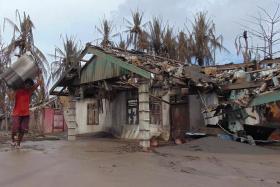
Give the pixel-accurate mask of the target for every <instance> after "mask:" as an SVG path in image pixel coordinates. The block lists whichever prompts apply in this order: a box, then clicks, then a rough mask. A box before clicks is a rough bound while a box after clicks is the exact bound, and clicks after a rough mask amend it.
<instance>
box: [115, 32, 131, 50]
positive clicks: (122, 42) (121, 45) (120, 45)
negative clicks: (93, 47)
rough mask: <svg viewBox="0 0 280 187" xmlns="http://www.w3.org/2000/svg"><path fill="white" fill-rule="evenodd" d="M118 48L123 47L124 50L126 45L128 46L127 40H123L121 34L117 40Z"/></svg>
mask: <svg viewBox="0 0 280 187" xmlns="http://www.w3.org/2000/svg"><path fill="white" fill-rule="evenodd" d="M117 46H118V48H120V49H123V50H126V49H127V47H128V42H127V41H125V40H124V39H123V38H122V35H120V40H119V43H118V45H117Z"/></svg>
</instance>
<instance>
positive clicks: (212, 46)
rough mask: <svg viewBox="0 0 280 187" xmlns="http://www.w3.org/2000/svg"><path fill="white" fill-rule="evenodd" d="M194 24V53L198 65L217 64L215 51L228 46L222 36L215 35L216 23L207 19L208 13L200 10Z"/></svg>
mask: <svg viewBox="0 0 280 187" xmlns="http://www.w3.org/2000/svg"><path fill="white" fill-rule="evenodd" d="M192 26H193V31H192V35H193V41H192V43H193V46H192V53H193V56H194V57H195V58H196V61H197V63H198V65H200V66H203V65H206V66H208V65H212V64H215V57H214V56H215V54H214V52H215V51H216V50H217V49H219V50H220V51H221V50H226V48H225V47H224V46H223V45H222V40H223V38H222V36H221V35H219V36H218V37H216V36H215V24H214V23H213V21H212V20H210V19H207V13H205V12H199V13H198V14H197V16H196V17H195V21H194V23H193V24H192ZM226 51H227V50H226Z"/></svg>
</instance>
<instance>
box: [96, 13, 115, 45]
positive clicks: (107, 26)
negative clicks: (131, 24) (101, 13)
mask: <svg viewBox="0 0 280 187" xmlns="http://www.w3.org/2000/svg"><path fill="white" fill-rule="evenodd" d="M95 28H96V29H97V31H98V32H99V34H101V35H102V38H101V42H100V45H101V46H102V47H103V48H106V47H113V46H114V42H113V40H112V38H113V37H116V36H117V35H119V34H118V33H117V34H112V32H113V30H114V27H113V23H112V21H109V20H107V19H105V18H104V19H103V20H102V21H101V24H100V26H99V27H97V26H96V27H95Z"/></svg>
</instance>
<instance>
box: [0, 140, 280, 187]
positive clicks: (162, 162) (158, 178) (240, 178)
mask: <svg viewBox="0 0 280 187" xmlns="http://www.w3.org/2000/svg"><path fill="white" fill-rule="evenodd" d="M10 186H11V187H50V186H62V187H64V186H66V187H87V186H108V187H111V186H112V187H131V186H133V187H138V186H139V187H140V186H141V187H142V186H153V187H157V186H160V187H170V186H172V187H175V186H201V187H202V186H203V187H204V186H227V187H228V186H280V152H279V151H273V150H269V149H264V148H260V147H252V146H249V145H243V144H242V145H240V144H238V143H235V142H229V143H228V142H226V143H224V142H222V143H221V142H220V140H217V139H211V138H210V139H209V138H208V139H203V140H198V141H193V142H191V143H188V144H185V145H180V146H164V147H160V148H157V149H156V150H155V151H153V152H151V153H144V152H140V150H139V149H138V147H137V146H136V145H135V144H134V143H127V142H123V141H119V140H114V139H82V140H78V141H76V142H67V141H64V140H60V141H40V142H26V143H25V144H24V146H23V149H22V150H12V149H11V148H9V146H8V145H5V144H4V145H3V144H2V145H1V147H0V187H10Z"/></svg>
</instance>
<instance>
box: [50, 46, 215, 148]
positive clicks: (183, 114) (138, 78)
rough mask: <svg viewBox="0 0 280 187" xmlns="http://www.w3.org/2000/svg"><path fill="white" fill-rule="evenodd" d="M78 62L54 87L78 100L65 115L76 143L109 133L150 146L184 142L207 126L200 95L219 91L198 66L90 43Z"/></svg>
mask: <svg viewBox="0 0 280 187" xmlns="http://www.w3.org/2000/svg"><path fill="white" fill-rule="evenodd" d="M77 64H79V65H78V66H76V67H72V68H70V69H68V70H67V72H65V73H64V74H63V75H62V76H61V78H60V79H59V80H58V81H57V82H56V84H55V85H54V86H53V88H52V89H51V94H52V95H58V96H69V97H70V98H71V100H72V102H71V104H70V105H69V107H68V108H67V109H65V110H64V114H65V119H66V121H68V123H67V126H68V135H69V137H72V138H73V139H74V137H73V136H75V135H76V134H83V133H92V132H103V131H104V132H110V133H112V134H113V135H115V136H116V137H119V138H125V139H137V140H140V144H141V145H142V146H143V147H149V146H150V139H151V138H153V137H161V138H162V139H164V140H166V141H167V140H170V139H182V138H184V136H185V133H186V132H187V131H192V130H196V129H198V128H201V127H203V126H204V121H203V116H202V114H201V95H200V91H201V94H205V92H204V89H205V88H207V89H208V90H211V89H213V87H212V81H211V80H210V79H209V78H208V76H207V75H205V74H202V73H200V72H199V70H198V68H199V67H197V66H190V65H188V64H183V63H181V62H178V61H175V60H171V59H167V58H163V57H158V56H153V55H148V54H145V53H142V52H136V51H126V50H121V49H116V48H110V49H103V48H99V47H96V46H93V45H90V44H87V46H86V47H85V49H84V50H83V51H82V53H81V57H80V62H79V63H77ZM199 90H200V91H199ZM203 92H204V93H203Z"/></svg>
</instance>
